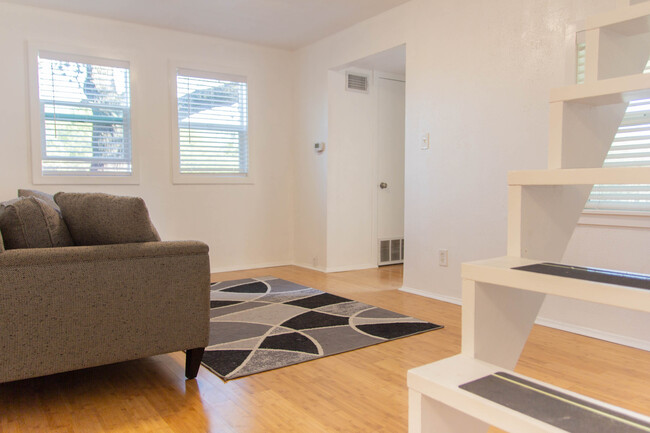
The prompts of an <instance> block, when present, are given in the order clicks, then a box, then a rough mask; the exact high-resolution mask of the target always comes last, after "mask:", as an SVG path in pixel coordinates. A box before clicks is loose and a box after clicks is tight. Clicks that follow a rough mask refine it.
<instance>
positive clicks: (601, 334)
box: [399, 287, 650, 351]
mask: <svg viewBox="0 0 650 433" xmlns="http://www.w3.org/2000/svg"><path fill="white" fill-rule="evenodd" d="M399 290H400V291H402V292H406V293H411V294H414V295H419V296H424V297H425V298H431V299H435V300H437V301H443V302H448V303H450V304H455V305H462V301H461V299H460V298H456V297H453V296H445V295H438V294H436V293H431V292H428V291H426V290H421V289H413V288H411V287H401V288H400V289H399ZM535 323H536V324H538V325H541V326H547V327H549V328H554V329H559V330H560V331H566V332H571V333H573V334H578V335H584V336H585V337H591V338H596V339H598V340H604V341H609V342H610V343H616V344H621V345H623V346H628V347H634V348H636V349H641V350H646V351H650V341H648V340H640V339H638V338H632V337H628V336H626V335H621V334H614V333H612V332H607V331H603V330H600V329H594V328H587V327H584V326H578V325H574V324H572V323H566V322H560V321H557V320H551V319H546V318H544V317H538V318H537V320H535Z"/></svg>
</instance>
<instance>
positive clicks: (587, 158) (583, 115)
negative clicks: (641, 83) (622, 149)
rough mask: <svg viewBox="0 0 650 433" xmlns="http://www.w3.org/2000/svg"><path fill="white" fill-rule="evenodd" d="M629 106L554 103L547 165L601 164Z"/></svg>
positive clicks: (577, 166)
mask: <svg viewBox="0 0 650 433" xmlns="http://www.w3.org/2000/svg"><path fill="white" fill-rule="evenodd" d="M648 84H650V82H649V83H648ZM626 109H627V103H619V104H612V105H603V106H598V105H596V106H593V105H586V104H580V103H573V102H554V103H552V104H551V105H550V128H549V129H550V132H549V151H548V167H549V168H552V169H554V168H586V167H602V166H603V161H604V160H605V157H606V156H607V152H608V151H609V148H610V147H611V145H612V141H613V140H614V136H615V135H616V132H617V131H618V128H619V126H620V124H621V121H622V120H623V117H624V116H625V110H626Z"/></svg>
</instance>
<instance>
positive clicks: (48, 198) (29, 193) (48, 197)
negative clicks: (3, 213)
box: [18, 189, 61, 213]
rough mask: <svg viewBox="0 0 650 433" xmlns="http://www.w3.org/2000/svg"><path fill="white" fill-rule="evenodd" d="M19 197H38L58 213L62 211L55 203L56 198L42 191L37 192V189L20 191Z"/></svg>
mask: <svg viewBox="0 0 650 433" xmlns="http://www.w3.org/2000/svg"><path fill="white" fill-rule="evenodd" d="M18 197H36V198H40V199H41V200H43V201H44V202H45V203H47V204H49V205H50V206H52V207H53V208H54V210H56V211H57V212H58V213H61V209H59V206H57V204H56V203H55V202H54V196H53V195H52V194H48V193H46V192H42V191H36V190H35V189H19V190H18Z"/></svg>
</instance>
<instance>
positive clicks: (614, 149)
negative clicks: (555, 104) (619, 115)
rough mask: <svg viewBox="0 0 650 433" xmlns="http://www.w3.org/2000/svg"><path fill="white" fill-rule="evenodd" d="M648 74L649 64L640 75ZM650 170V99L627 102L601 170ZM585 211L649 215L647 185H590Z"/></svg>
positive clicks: (580, 61)
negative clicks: (640, 168) (640, 167)
mask: <svg viewBox="0 0 650 433" xmlns="http://www.w3.org/2000/svg"><path fill="white" fill-rule="evenodd" d="M585 48H586V46H585V44H584V43H581V44H578V51H577V82H578V83H583V82H584V65H585V53H586V49H585ZM649 72H650V62H648V64H647V65H646V67H645V70H644V71H643V73H645V74H647V73H649ZM634 166H636V167H638V166H650V99H642V100H636V101H631V102H630V103H629V105H628V108H627V110H626V112H625V116H624V117H623V121H622V122H621V125H620V127H619V128H618V131H617V133H616V135H615V137H614V141H613V142H612V146H611V148H610V150H609V152H608V153H607V157H606V158H605V162H604V163H603V167H634ZM585 209H591V210H607V211H644V212H650V185H594V187H593V189H592V191H591V195H590V196H589V200H588V201H587V204H586V206H585Z"/></svg>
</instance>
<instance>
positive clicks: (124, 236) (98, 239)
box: [54, 192, 160, 245]
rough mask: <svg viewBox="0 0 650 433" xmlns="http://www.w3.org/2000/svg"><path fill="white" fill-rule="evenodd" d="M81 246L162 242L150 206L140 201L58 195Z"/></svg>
mask: <svg viewBox="0 0 650 433" xmlns="http://www.w3.org/2000/svg"><path fill="white" fill-rule="evenodd" d="M54 201H56V203H57V204H58V205H59V207H60V208H61V214H62V215H63V219H64V220H65V222H66V223H67V224H68V228H69V229H70V234H72V239H74V242H75V244H77V245H108V244H124V243H133V242H152V241H159V240H160V236H158V232H157V231H156V228H155V227H154V226H153V224H152V223H151V220H150V219H149V211H148V210H147V206H146V205H145V203H144V200H142V199H141V198H139V197H122V196H116V195H110V194H103V193H88V194H82V193H66V192H59V193H57V194H55V195H54Z"/></svg>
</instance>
